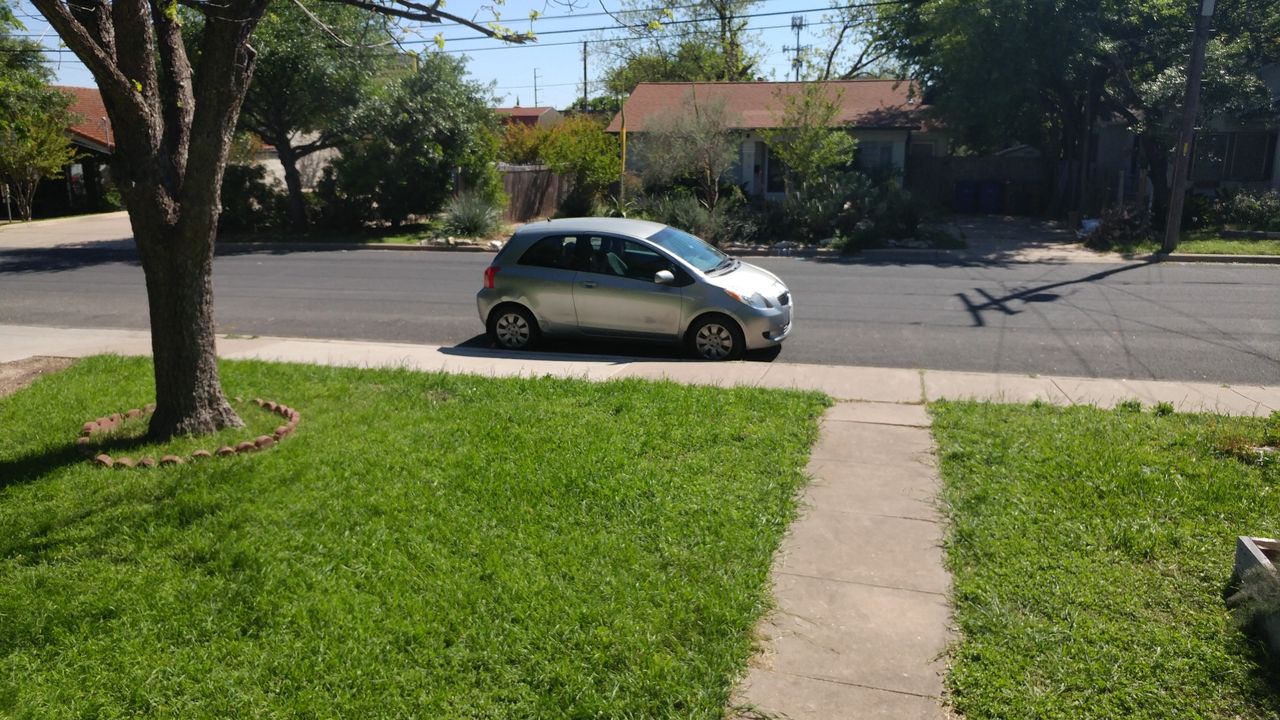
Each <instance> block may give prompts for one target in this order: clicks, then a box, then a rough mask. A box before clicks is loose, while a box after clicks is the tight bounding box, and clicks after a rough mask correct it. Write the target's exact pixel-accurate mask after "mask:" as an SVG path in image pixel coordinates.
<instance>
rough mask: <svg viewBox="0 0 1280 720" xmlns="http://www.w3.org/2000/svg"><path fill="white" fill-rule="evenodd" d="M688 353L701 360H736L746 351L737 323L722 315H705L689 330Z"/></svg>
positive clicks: (744, 341) (745, 344)
mask: <svg viewBox="0 0 1280 720" xmlns="http://www.w3.org/2000/svg"><path fill="white" fill-rule="evenodd" d="M687 340H688V344H689V351H690V352H692V353H693V354H694V355H695V356H697V357H699V358H702V359H703V360H737V359H738V358H740V357H742V353H743V352H744V351H745V350H746V346H747V343H746V340H745V338H743V336H742V329H741V328H739V327H738V323H736V322H734V321H733V320H732V319H731V318H729V317H726V316H724V315H707V316H705V317H702V318H699V319H698V321H697V322H695V323H694V324H693V327H691V328H689V335H688V338H687Z"/></svg>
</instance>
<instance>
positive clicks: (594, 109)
mask: <svg viewBox="0 0 1280 720" xmlns="http://www.w3.org/2000/svg"><path fill="white" fill-rule="evenodd" d="M621 109H622V98H621V97H620V96H619V95H600V96H597V97H593V98H588V99H587V100H586V102H583V100H582V98H578V99H576V100H574V101H573V103H572V104H571V105H569V107H567V108H565V112H568V113H570V114H575V113H580V114H586V115H602V116H607V117H610V118H612V117H613V116H614V115H617V114H618V111H619V110H621Z"/></svg>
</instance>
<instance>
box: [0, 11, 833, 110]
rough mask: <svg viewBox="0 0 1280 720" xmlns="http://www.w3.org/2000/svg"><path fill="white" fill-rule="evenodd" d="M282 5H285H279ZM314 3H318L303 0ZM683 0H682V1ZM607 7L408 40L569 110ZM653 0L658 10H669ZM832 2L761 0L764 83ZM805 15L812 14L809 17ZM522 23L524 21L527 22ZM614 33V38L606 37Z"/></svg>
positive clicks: (593, 70) (593, 64) (425, 31)
mask: <svg viewBox="0 0 1280 720" xmlns="http://www.w3.org/2000/svg"><path fill="white" fill-rule="evenodd" d="M277 1H284V0H277ZM304 1H316V0H304ZM678 1H679V0H677V2H678ZM602 3H603V6H604V8H607V9H608V10H617V9H618V0H576V3H575V5H576V7H573V8H570V7H566V6H565V5H564V4H561V2H548V1H547V0H507V2H506V3H504V4H503V5H502V6H501V7H499V12H500V13H501V15H502V21H503V22H504V23H505V24H507V25H508V26H509V27H512V28H514V29H517V30H525V29H530V24H529V22H528V20H527V18H528V16H529V12H530V11H531V10H537V11H538V12H539V13H541V14H542V15H543V17H542V18H541V19H539V20H538V21H536V22H535V23H533V25H532V30H533V31H534V32H535V33H538V34H539V38H538V42H536V43H530V44H527V45H523V46H508V47H504V46H503V44H502V43H499V42H497V41H494V40H491V39H488V38H481V37H476V33H475V32H474V31H472V30H469V29H467V28H463V27H458V26H449V25H445V26H433V25H423V26H421V30H420V31H417V32H416V33H413V34H411V35H410V37H409V38H408V40H409V41H410V44H409V45H407V47H408V48H410V49H417V48H421V49H423V50H428V49H434V48H435V44H434V42H433V41H432V38H434V37H435V35H436V33H442V34H443V35H444V37H445V38H446V40H447V42H446V44H445V50H446V51H447V52H451V53H465V54H466V55H467V57H468V58H469V62H468V69H469V72H470V74H471V75H472V77H474V78H475V79H477V80H480V81H482V82H486V83H487V82H493V83H494V84H495V86H496V90H495V93H496V94H497V95H498V96H499V97H500V98H502V103H503V104H507V105H514V104H515V103H516V101H517V99H518V100H519V102H520V104H521V105H524V106H532V105H533V104H534V87H533V86H534V73H535V71H536V73H537V85H538V89H537V100H538V104H540V105H551V106H553V107H558V108H563V107H564V106H566V105H568V104H569V103H571V102H573V100H574V98H576V97H579V96H581V94H582V41H583V40H592V39H596V38H598V37H601V35H602V33H601V32H600V31H595V30H593V29H596V28H607V27H609V26H611V25H612V24H613V23H614V21H613V20H612V19H611V18H610V17H609V16H608V15H606V14H604V13H603V12H602ZM669 4H671V3H662V2H658V1H657V0H654V2H653V5H654V6H662V5H669ZM827 6H828V0H761V1H760V2H759V3H758V4H757V5H756V6H755V7H754V8H753V9H752V10H751V11H750V12H751V13H752V14H759V13H777V14H772V15H769V16H766V17H753V18H750V19H749V23H750V27H751V28H753V29H759V28H765V29H762V30H761V31H760V33H759V34H758V36H757V37H758V39H759V43H758V49H759V50H761V51H762V55H763V62H762V63H761V66H760V72H759V74H760V75H761V76H762V77H764V78H765V79H771V80H783V79H790V78H791V77H792V75H791V60H790V58H791V55H790V54H789V53H784V52H783V50H782V48H783V46H784V45H785V46H793V45H795V42H796V36H795V33H794V32H793V31H792V30H791V29H790V22H791V15H792V14H797V15H803V16H804V17H805V18H806V19H807V21H808V22H809V23H811V24H812V23H819V22H821V21H822V19H823V15H824V14H825V13H826V12H827V11H826V7H827ZM491 7H493V3H492V2H491V1H490V2H474V1H472V2H465V1H463V0H454V2H449V3H447V5H446V8H447V9H448V11H449V12H452V13H454V14H456V15H460V16H463V17H473V16H474V17H476V18H477V19H479V20H489V19H492V12H491V10H490V9H489V8H491ZM17 10H18V13H19V15H20V17H21V19H22V21H23V23H24V24H25V25H26V26H27V30H26V32H27V33H28V34H36V35H40V36H42V41H43V43H44V44H45V45H46V46H48V47H51V48H56V47H59V46H60V43H59V41H58V38H57V36H56V35H55V34H54V33H53V31H52V30H50V29H49V27H48V25H47V24H46V23H45V22H44V21H43V19H41V18H40V16H39V14H38V13H37V12H36V11H35V9H34V8H33V7H32V5H31V4H30V3H29V2H25V1H21V2H19V3H18V7H17ZM806 11H807V12H806ZM521 18H526V19H525V20H521ZM823 29H824V28H823V27H821V26H817V27H815V26H812V25H811V26H810V27H809V28H806V29H805V30H804V31H802V34H801V43H802V44H803V45H818V46H821V45H822V44H823V41H822V38H821V37H820V33H821V32H822V30H823ZM608 34H611V33H608ZM603 48H604V45H602V44H598V43H589V44H588V53H587V78H588V82H589V83H590V84H591V88H590V89H591V94H592V95H596V94H597V91H598V90H599V86H598V84H597V81H598V79H599V77H600V74H601V71H602V69H603V67H604V64H605V57H604V56H603ZM49 58H50V61H51V62H52V64H53V67H54V69H55V71H56V73H57V77H58V82H59V83H60V84H63V85H78V86H92V85H93V84H94V83H93V77H92V76H91V75H90V74H89V71H88V70H86V69H85V68H84V66H83V65H81V64H80V63H79V61H77V60H76V58H75V56H74V55H73V54H71V53H69V52H65V51H64V52H51V53H49Z"/></svg>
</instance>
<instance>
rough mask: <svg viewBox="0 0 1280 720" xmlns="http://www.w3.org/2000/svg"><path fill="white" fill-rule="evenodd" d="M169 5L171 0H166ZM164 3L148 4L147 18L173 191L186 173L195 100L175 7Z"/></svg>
mask: <svg viewBox="0 0 1280 720" xmlns="http://www.w3.org/2000/svg"><path fill="white" fill-rule="evenodd" d="M169 1H170V2H172V0H169ZM161 2H164V0H159V1H158V0H151V18H152V22H153V23H154V24H155V28H156V43H157V45H158V46H159V54H160V63H161V67H162V69H163V72H161V73H160V91H161V92H160V97H159V102H160V109H161V116H162V117H163V119H164V131H163V137H162V140H161V143H162V147H163V150H162V152H163V154H164V155H165V156H167V158H166V159H167V161H168V163H167V164H168V165H169V167H168V168H167V169H168V170H171V171H172V172H173V174H174V181H175V182H174V187H177V186H178V185H180V184H181V182H182V179H183V177H184V176H185V175H186V169H187V152H188V149H189V145H190V135H189V133H190V130H191V118H192V114H193V113H194V111H195V97H194V94H193V92H192V88H191V62H190V60H188V58H187V50H186V46H185V45H184V44H183V42H182V29H181V27H179V25H178V20H177V14H176V12H175V11H176V9H177V6H176V4H174V5H169V6H168V7H163V6H162V5H161Z"/></svg>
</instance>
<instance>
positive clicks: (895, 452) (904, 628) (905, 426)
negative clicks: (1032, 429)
mask: <svg viewBox="0 0 1280 720" xmlns="http://www.w3.org/2000/svg"><path fill="white" fill-rule="evenodd" d="M150 349H151V337H150V333H148V332H146V331H128V330H80V329H66V328H47V327H30V326H18V325H0V362H7V361H11V360H19V359H23V358H26V357H30V356H33V355H44V356H62V357H81V356H86V355H94V354H99V353H117V354H122V355H148V354H150ZM218 352H219V355H221V356H222V357H225V358H236V359H250V358H252V359H261V360H276V361H287V362H301V363H315V364H324V365H342V366H355V367H385V366H396V367H406V368H411V369H415V370H424V371H443V372H457V373H472V374H477V375H486V376H542V375H553V376H559V377H577V378H583V379H587V380H611V379H620V378H648V379H656V380H662V379H665V380H671V381H675V382H682V383H690V384H705V385H720V386H729V385H734V386H738V385H751V386H758V387H771V388H797V389H806V390H817V391H821V392H824V393H826V394H828V395H830V396H831V397H833V398H835V399H836V400H837V401H838V402H837V404H836V405H835V406H834V407H833V408H832V409H830V410H829V411H828V412H827V413H826V415H825V416H824V417H823V419H822V422H821V433H820V435H819V439H818V442H817V444H815V446H814V448H813V451H812V454H811V456H810V461H809V465H808V471H809V474H810V475H811V476H812V478H813V481H812V482H811V483H810V484H809V485H808V486H807V487H806V488H805V490H804V494H803V497H802V512H801V516H800V517H799V518H798V519H797V520H796V522H795V523H794V524H793V525H792V526H791V528H790V529H789V531H788V533H787V537H786V538H785V540H784V541H783V545H782V548H781V549H780V551H779V553H778V555H777V557H776V558H775V560H774V567H773V573H772V577H773V583H774V596H775V600H776V610H775V612H773V613H772V614H771V615H770V616H769V617H768V618H766V619H765V620H764V621H763V622H762V624H761V627H760V628H759V630H758V636H759V638H760V641H761V642H760V648H759V652H758V653H757V655H756V656H755V657H754V658H753V660H752V663H751V667H750V670H749V672H748V674H747V676H746V678H745V679H744V680H743V683H742V684H741V686H740V687H739V688H738V690H737V692H736V693H735V695H734V699H733V706H734V707H733V713H734V714H735V716H736V717H741V718H760V717H787V718H792V719H793V720H800V719H801V718H813V719H814V720H818V719H819V718H821V719H824V720H825V719H829V718H895V719H918V720H943V719H944V718H946V717H947V716H948V715H947V710H946V707H945V704H944V701H943V698H942V688H943V684H942V678H943V673H944V671H945V667H944V655H945V652H946V648H947V644H948V642H949V641H950V635H949V627H950V606H949V603H948V594H949V592H950V577H949V575H948V573H947V572H946V569H945V567H944V565H943V552H942V541H943V538H944V536H945V526H944V523H943V518H942V516H941V514H940V512H939V510H938V508H937V506H936V505H935V498H936V496H937V490H938V487H939V484H940V481H939V478H938V474H937V469H936V465H935V463H934V450H933V441H932V437H931V435H930V433H929V429H928V428H929V416H928V413H927V412H926V411H925V408H924V403H925V402H928V401H933V400H939V399H962V398H975V399H982V400H990V401H995V402H1029V401H1031V400H1036V399H1039V400H1042V401H1045V402H1050V403H1056V404H1073V403H1075V404H1095V405H1101V406H1112V405H1114V404H1116V403H1118V402H1120V401H1123V400H1128V399H1138V400H1141V401H1142V402H1144V403H1146V404H1153V403H1156V402H1169V403H1172V404H1173V405H1174V406H1175V407H1176V408H1177V409H1179V410H1183V411H1202V410H1203V411H1211V412H1219V413H1224V414H1235V415H1267V414H1269V413H1271V412H1272V411H1273V410H1276V409H1280V387H1261V386H1228V385H1214V384H1209V383H1186V382H1164V381H1145V380H1109V379H1091V378H1069V377H1041V376H1034V377H1033V376H1025V375H1000V374H994V373H962V372H947V371H937V370H906V369H897V368H865V367H837V366H825V365H798V364H791V363H780V362H774V363H756V362H736V363H703V362H693V361H678V360H669V361H654V360H647V359H632V358H621V357H605V356H591V355H555V354H550V353H504V352H499V351H492V350H485V349H470V348H448V347H432V346H423V345H408V344H394V343H364V342H350V341H328V340H305V339H291V338H271V337H222V338H219V339H218Z"/></svg>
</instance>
